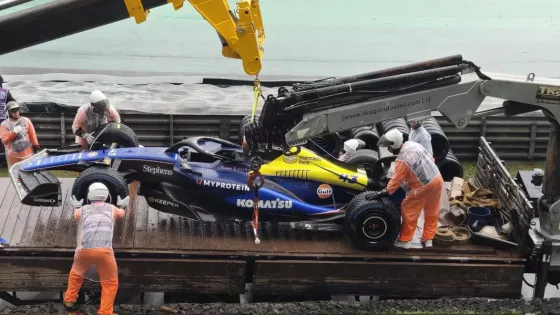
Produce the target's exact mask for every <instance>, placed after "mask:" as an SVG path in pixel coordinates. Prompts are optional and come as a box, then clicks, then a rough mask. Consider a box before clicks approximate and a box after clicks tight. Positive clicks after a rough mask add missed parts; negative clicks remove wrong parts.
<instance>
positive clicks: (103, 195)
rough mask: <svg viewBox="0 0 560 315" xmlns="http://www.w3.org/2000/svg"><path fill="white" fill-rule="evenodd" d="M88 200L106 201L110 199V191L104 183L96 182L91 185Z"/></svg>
mask: <svg viewBox="0 0 560 315" xmlns="http://www.w3.org/2000/svg"><path fill="white" fill-rule="evenodd" d="M87 198H88V199H89V200H90V201H105V200H107V198H109V189H108V188H107V186H105V185H104V184H103V183H100V182H95V183H93V184H91V185H89V188H88V194H87Z"/></svg>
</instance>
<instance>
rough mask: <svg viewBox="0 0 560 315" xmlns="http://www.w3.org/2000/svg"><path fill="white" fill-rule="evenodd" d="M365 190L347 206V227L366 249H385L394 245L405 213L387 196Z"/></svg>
mask: <svg viewBox="0 0 560 315" xmlns="http://www.w3.org/2000/svg"><path fill="white" fill-rule="evenodd" d="M376 195H377V193H376V192H365V193H362V194H360V195H358V196H356V197H355V198H357V199H358V200H357V201H356V202H352V201H351V202H350V203H349V207H348V208H347V209H346V216H345V220H344V231H345V233H346V235H347V236H348V238H349V239H350V241H351V242H352V245H353V246H354V247H356V248H358V249H364V250H374V251H379V250H385V249H387V248H389V247H391V246H392V245H393V243H394V242H395V240H396V239H397V237H398V236H399V233H400V230H401V217H400V212H399V211H398V209H396V208H394V207H393V205H392V204H391V202H390V201H389V200H388V199H387V198H376Z"/></svg>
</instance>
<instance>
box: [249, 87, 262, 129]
mask: <svg viewBox="0 0 560 315" xmlns="http://www.w3.org/2000/svg"><path fill="white" fill-rule="evenodd" d="M261 95H262V91H261V82H260V81H259V78H258V77H257V78H256V79H255V82H254V85H253V111H252V112H251V123H254V122H255V115H256V114H257V106H258V104H259V96H261Z"/></svg>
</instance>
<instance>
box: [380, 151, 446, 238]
mask: <svg viewBox="0 0 560 315" xmlns="http://www.w3.org/2000/svg"><path fill="white" fill-rule="evenodd" d="M404 182H405V183H406V185H407V189H408V191H407V194H406V198H405V199H404V200H403V202H402V204H401V216H402V220H403V224H402V228H401V233H400V236H399V240H400V241H401V242H409V241H411V240H412V238H413V237H414V232H415V231H416V226H417V222H418V217H419V216H420V212H422V209H424V228H423V233H422V241H423V242H426V241H429V240H433V239H434V236H435V233H436V229H437V224H438V217H439V208H440V198H441V192H442V189H443V184H444V183H443V178H442V177H441V174H440V173H439V170H438V168H437V166H436V164H435V163H434V159H433V157H432V156H431V155H430V154H429V153H428V151H426V149H425V148H424V147H422V145H420V144H418V143H416V142H413V141H407V142H405V143H404V144H403V146H402V147H401V150H400V152H399V154H398V156H397V159H396V162H395V171H394V174H393V177H392V178H391V180H390V181H389V183H388V185H387V192H388V193H389V194H393V193H395V192H396V191H397V189H399V188H400V187H401V185H402V183H404Z"/></svg>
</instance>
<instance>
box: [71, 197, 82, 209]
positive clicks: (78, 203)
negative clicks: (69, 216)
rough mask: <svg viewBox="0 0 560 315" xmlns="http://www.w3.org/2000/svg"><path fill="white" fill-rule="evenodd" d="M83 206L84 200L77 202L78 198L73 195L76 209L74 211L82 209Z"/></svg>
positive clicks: (73, 203) (73, 205)
mask: <svg viewBox="0 0 560 315" xmlns="http://www.w3.org/2000/svg"><path fill="white" fill-rule="evenodd" d="M83 204H84V199H81V200H77V199H76V196H74V195H72V207H74V209H78V208H81V207H82V205H83Z"/></svg>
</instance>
